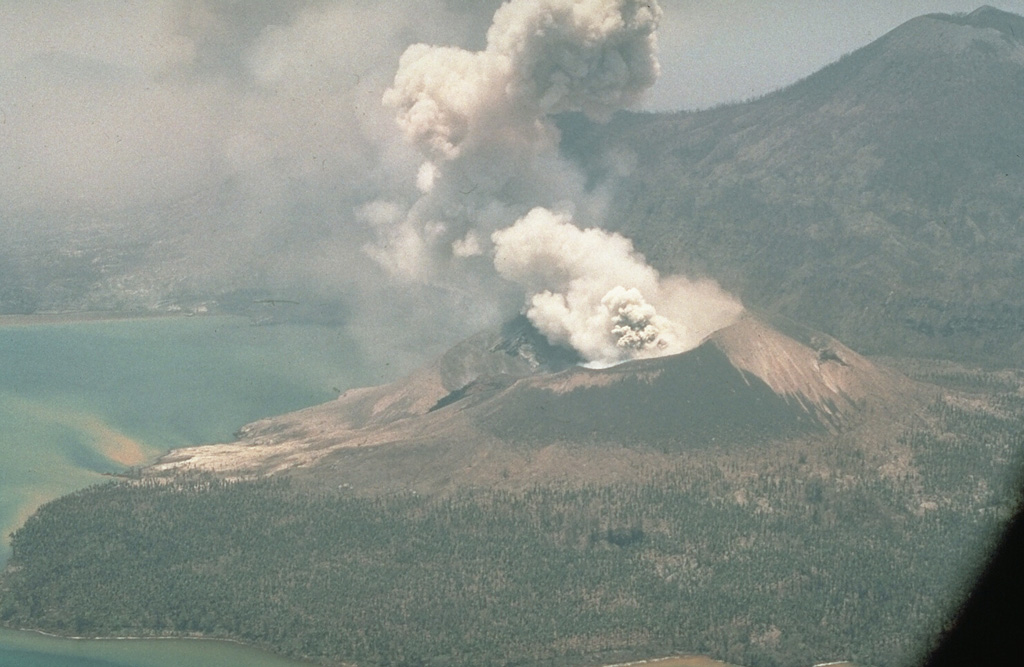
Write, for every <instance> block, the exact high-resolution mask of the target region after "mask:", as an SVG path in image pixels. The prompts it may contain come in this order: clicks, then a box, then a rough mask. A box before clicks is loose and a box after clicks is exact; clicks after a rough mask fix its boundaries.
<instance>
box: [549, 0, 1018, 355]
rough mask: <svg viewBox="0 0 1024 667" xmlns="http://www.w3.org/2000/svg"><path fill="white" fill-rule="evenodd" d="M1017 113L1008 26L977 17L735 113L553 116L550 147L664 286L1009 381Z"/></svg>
mask: <svg viewBox="0 0 1024 667" xmlns="http://www.w3.org/2000/svg"><path fill="white" fill-rule="evenodd" d="M1022 99H1024V18H1022V17H1020V16H1017V15H1014V14H1008V13H1006V12H1001V11H999V10H996V9H992V8H990V7H985V8H982V9H979V10H977V11H975V12H972V13H970V14H968V15H955V16H950V15H941V14H935V15H929V16H922V17H919V18H916V19H913V20H911V21H908V22H907V23H905V24H903V25H902V26H900V27H898V28H896V29H895V30H893V31H892V32H890V33H889V34H887V35H885V36H883V37H882V38H880V39H878V40H877V41H875V42H873V43H872V44H870V45H868V46H866V47H864V48H862V49H860V50H858V51H856V52H854V53H851V54H849V55H848V56H846V57H845V58H843V59H841V60H840V61H838V62H836V63H835V64H833V65H831V66H829V67H826V68H825V69H823V70H821V71H820V72H818V73H816V74H814V75H812V76H810V77H808V78H807V79H805V80H803V81H801V82H799V83H797V84H795V85H793V86H791V87H789V88H787V89H784V90H782V91H779V92H777V93H774V94H771V95H768V96H766V97H764V98H761V99H758V100H755V101H752V102H749V103H745V104H738V105H734V106H729V107H723V108H718V109H712V110H708V111H702V112H697V113H678V114H657V115H655V114H632V115H625V114H624V115H621V116H619V117H618V118H617V119H616V120H615V121H614V122H613V123H612V124H611V125H609V126H597V125H592V124H590V123H588V122H586V121H585V120H584V119H582V118H578V117H574V118H565V119H563V122H562V129H563V144H562V145H563V149H564V150H565V151H566V152H567V153H569V154H571V155H573V156H574V157H575V159H576V160H577V161H578V162H579V163H580V164H581V165H582V166H583V167H584V168H585V169H586V170H588V173H589V174H590V176H591V179H592V180H593V181H594V182H595V183H598V182H602V181H603V179H604V178H605V177H606V176H610V177H609V178H608V180H607V183H608V184H609V185H610V186H611V187H613V189H615V190H616V191H615V196H614V197H613V198H612V202H613V207H612V211H611V212H610V215H609V216H608V221H609V224H611V225H613V226H616V227H615V228H616V229H617V230H618V231H621V232H623V233H624V234H626V235H627V236H629V237H631V238H632V239H633V240H634V243H635V244H636V246H637V248H638V249H639V250H641V251H642V252H643V253H644V254H645V255H646V257H647V258H648V260H649V261H650V262H651V263H652V264H653V265H655V266H656V267H657V268H659V269H660V270H662V271H665V272H678V271H689V272H696V273H699V274H704V275H709V276H711V277H714V278H715V279H717V280H718V281H719V282H720V283H721V284H722V286H723V287H725V288H726V289H728V290H730V291H731V292H733V293H735V294H737V295H738V296H740V298H741V299H742V300H743V302H744V303H746V304H748V305H753V306H756V307H759V308H762V309H764V310H766V311H770V312H775V313H782V314H784V315H786V316H788V317H791V318H793V319H795V320H798V321H800V322H806V323H808V324H810V325H811V326H814V327H816V328H818V329H821V330H824V331H828V332H829V333H831V334H833V335H835V336H837V337H839V338H841V339H842V340H844V341H847V342H848V343H850V344H851V345H853V346H854V347H856V348H857V349H859V350H863V351H865V352H868V353H872V354H877V353H885V354H911V355H916V356H936V355H939V356H946V357H950V358H960V359H969V358H975V359H986V360H989V361H1001V362H1003V363H1018V362H1020V361H1021V360H1022V359H1024V296H1022V294H1024V292H1022V291H1021V290H1020V285H1022V284H1024V263H1022V262H1021V261H1020V258H1021V257H1022V256H1024V234H1022V233H1021V229H1022V228H1024V217H1022V210H1021V206H1020V203H1021V201H1024V159H1022V156H1024V123H1022V122H1021V121H1022V118H1024V116H1022V113H1021V100H1022ZM623 165H626V166H628V168H629V176H628V178H627V179H625V180H623V179H621V178H620V176H621V174H622V170H623Z"/></svg>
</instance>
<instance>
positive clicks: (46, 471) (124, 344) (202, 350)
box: [0, 316, 370, 667]
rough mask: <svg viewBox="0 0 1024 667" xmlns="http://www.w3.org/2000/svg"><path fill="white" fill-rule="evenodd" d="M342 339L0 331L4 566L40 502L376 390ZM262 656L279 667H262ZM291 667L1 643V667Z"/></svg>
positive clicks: (183, 654)
mask: <svg viewBox="0 0 1024 667" xmlns="http://www.w3.org/2000/svg"><path fill="white" fill-rule="evenodd" d="M361 356H362V355H361V354H360V353H359V350H358V347H357V346H356V345H355V343H353V341H352V340H351V339H349V338H348V337H347V336H346V335H345V333H344V331H343V330H342V329H337V328H331V327H322V326H316V325H293V324H276V325H272V326H251V325H250V323H249V321H248V320H246V319H244V318H231V317H212V316H211V317H193V318H186V317H180V318H153V319H137V320H115V321H97V322H71V323H62V324H31V325H13V326H0V536H2V537H0V564H2V563H3V561H4V560H6V558H7V557H8V556H9V537H8V535H9V533H10V532H11V531H12V530H14V529H15V528H16V527H17V526H19V525H20V524H21V523H22V522H23V521H24V520H25V518H27V516H28V515H29V514H30V513H31V512H32V511H34V510H35V509H36V508H37V507H38V506H39V505H40V504H42V503H44V502H46V501H48V500H51V499H53V498H56V497H57V496H60V495H63V494H65V493H68V492H70V491H73V490H75V489H78V488H82V487H84V486H88V485H90V484H93V483H96V482H100V481H103V480H104V479H105V478H104V477H103V473H110V472H117V471H119V470H123V469H124V468H125V466H127V465H136V464H141V463H145V462H147V461H150V460H152V459H153V458H155V457H156V456H159V455H160V454H161V453H163V452H165V451H167V450H168V449H170V448H172V447H179V446H183V445H190V444H199V443H205V442H223V441H229V440H231V439H232V433H233V432H234V431H235V430H237V429H238V427H239V426H242V425H243V424H245V423H247V422H250V421H253V420H255V419H258V418H260V417H265V416H269V415H274V414H280V413H282V412H287V411H290V410H294V409H297V408H301V407H305V406H308V405H313V404H316V403H321V402H323V401H326V400H329V399H331V398H333V397H335V396H337V392H338V391H339V390H341V391H343V390H344V389H346V388H349V387H353V386H359V385H364V384H369V383H370V382H369V380H370V376H369V373H368V371H367V369H366V368H365V367H363V366H362V364H361V362H360V358H361ZM253 656H259V657H260V659H263V658H266V659H267V660H270V662H260V661H258V660H257V659H256V658H254V657H253ZM192 664H195V665H241V664H245V665H250V664H251V665H264V664H266V665H285V664H295V663H289V662H281V661H279V660H277V659H276V658H274V659H272V658H270V657H269V656H265V654H262V653H259V652H255V653H254V652H252V651H251V650H250V649H245V648H242V647H238V646H234V645H231V644H222V643H214V642H198V641H184V642H176V641H164V640H158V641H144V642H139V641H131V642H129V641H120V642H74V641H66V640H57V639H53V638H46V637H42V636H40V635H35V634H26V633H11V632H7V631H2V632H0V667H4V666H6V665H18V666H22V665H48V666H49V665H55V666H59V667H64V666H68V667H70V666H72V665H73V666H74V667H94V666H97V667H98V666H99V665H119V666H125V667H129V666H130V667H149V666H151V665H154V666H165V665H166V666H169V665H192Z"/></svg>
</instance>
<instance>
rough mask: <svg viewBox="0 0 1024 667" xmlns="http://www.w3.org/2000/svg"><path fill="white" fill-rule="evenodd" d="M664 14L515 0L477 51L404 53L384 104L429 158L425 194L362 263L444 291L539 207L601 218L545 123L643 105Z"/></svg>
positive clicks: (633, 1)
mask: <svg viewBox="0 0 1024 667" xmlns="http://www.w3.org/2000/svg"><path fill="white" fill-rule="evenodd" d="M660 17H661V9H660V8H659V7H658V5H657V3H656V2H654V1H653V0H652V1H650V2H641V1H639V0H511V1H510V2H506V3H505V4H503V5H502V6H501V7H500V8H499V9H498V10H497V12H496V13H495V14H494V19H493V22H492V24H491V26H490V29H489V30H488V31H487V39H486V44H485V46H484V48H483V49H481V50H476V51H473V50H467V49H463V48H459V47H454V46H432V45H428V44H414V45H412V46H410V47H409V48H408V49H406V51H405V53H404V54H403V55H402V57H401V59H400V61H399V66H398V71H397V73H396V74H395V78H394V82H393V84H392V86H391V87H390V88H389V89H388V90H387V91H386V92H385V93H384V96H383V101H384V104H385V105H386V106H388V107H390V108H393V109H394V110H395V112H396V118H397V122H398V125H399V127H400V129H401V130H402V133H403V135H404V136H405V138H406V139H407V140H408V141H409V143H410V144H411V145H412V146H414V147H415V148H416V149H417V150H418V151H419V152H420V154H421V155H422V156H423V158H424V159H425V162H424V163H423V165H422V166H421V168H420V170H419V173H418V175H417V178H416V185H417V188H418V189H419V191H420V192H421V193H422V195H421V196H420V197H419V199H418V200H417V201H415V203H413V204H412V205H410V206H409V211H408V215H407V216H406V217H405V218H404V219H403V220H402V221H401V222H400V223H399V224H398V225H396V226H395V227H394V228H385V227H379V228H377V232H378V233H377V242H376V243H375V244H372V245H370V246H369V247H368V248H367V252H368V254H370V255H371V256H372V257H374V258H375V259H377V260H378V261H379V262H380V263H381V264H382V265H383V266H385V267H387V268H388V269H389V270H390V271H391V272H392V273H393V274H395V275H398V276H401V277H404V278H407V279H410V280H414V281H423V282H431V281H442V282H443V281H444V280H445V276H446V275H447V274H448V273H449V271H450V269H451V265H452V263H453V262H457V261H459V260H460V259H464V258H466V257H474V256H477V255H479V254H482V253H484V252H486V250H487V248H485V247H483V245H482V244H483V243H484V242H486V240H487V239H488V237H489V235H490V233H491V232H492V231H493V230H495V229H497V228H499V227H500V226H503V225H506V224H508V221H509V220H511V219H515V218H516V217H519V216H521V215H522V214H523V213H525V212H526V211H527V210H529V209H530V208H531V207H533V206H535V205H545V206H554V205H558V204H561V203H563V202H565V201H573V202H574V205H575V206H577V207H578V208H581V209H585V210H587V212H596V211H597V210H598V209H599V208H600V207H601V206H602V202H601V200H600V197H599V196H595V195H593V194H588V193H586V192H585V189H584V187H583V182H582V178H581V177H580V176H579V175H578V174H577V173H576V172H575V170H574V169H573V168H572V167H571V166H570V165H569V164H568V163H567V162H566V161H564V160H563V159H562V158H560V156H559V155H558V152H557V148H558V141H559V135H558V130H557V128H556V127H555V125H554V123H553V121H552V119H551V117H552V115H554V114H558V113H563V112H568V111H579V112H583V113H585V114H587V115H588V116H590V117H591V118H594V119H607V118H608V117H610V115H611V114H612V113H613V112H614V111H616V110H618V109H622V108H625V107H628V106H630V105H632V104H634V103H636V102H638V101H639V100H640V98H641V97H642V95H643V94H644V92H645V91H646V90H647V89H648V88H650V86H651V85H653V83H654V82H655V80H656V79H657V76H658V61H657V58H656V35H655V30H656V28H657V25H658V21H659V19H660ZM413 235H415V236H417V237H418V238H417V239H416V240H415V241H414V240H413V239H412V238H411V237H412V236H413ZM411 248H416V249H417V250H418V253H419V254H418V255H415V256H414V255H413V254H411V253H410V249H411Z"/></svg>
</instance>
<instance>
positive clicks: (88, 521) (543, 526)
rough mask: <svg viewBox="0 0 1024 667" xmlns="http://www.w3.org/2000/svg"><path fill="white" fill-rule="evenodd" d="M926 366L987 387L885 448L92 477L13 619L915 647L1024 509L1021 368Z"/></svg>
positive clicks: (139, 627)
mask: <svg viewBox="0 0 1024 667" xmlns="http://www.w3.org/2000/svg"><path fill="white" fill-rule="evenodd" d="M921 372H928V373H930V374H931V376H932V377H933V378H935V379H938V380H948V381H949V382H951V383H956V384H958V385H959V386H961V387H968V386H969V387H971V388H972V389H971V391H970V392H969V393H967V392H961V393H959V394H955V395H951V397H950V398H947V399H945V400H942V401H938V402H936V404H935V405H933V406H932V407H931V408H930V409H929V410H927V411H926V414H925V415H924V418H923V419H919V420H916V421H915V423H914V425H913V426H908V427H907V428H906V429H905V430H904V432H903V433H902V434H901V435H899V436H898V437H897V438H895V440H894V441H893V442H890V443H887V444H886V445H885V446H884V447H883V448H882V450H880V451H877V450H876V451H870V450H868V449H866V448H864V447H860V446H856V445H850V446H845V445H834V446H832V447H826V448H823V449H821V450H813V449H811V450H808V449H806V448H805V449H800V448H792V447H791V448H782V449H780V450H779V452H778V454H777V455H776V456H775V457H774V458H775V461H774V463H772V464H768V465H765V464H762V463H759V464H757V465H750V464H749V463H747V462H746V461H744V459H743V457H742V456H736V455H723V456H717V457H716V456H714V455H713V453H711V454H709V455H707V456H705V457H703V461H701V462H698V461H700V459H698V458H696V457H694V458H693V459H692V460H691V461H690V462H687V463H680V465H679V466H678V467H676V468H675V469H671V470H662V471H659V472H652V473H651V474H650V476H649V478H648V479H647V480H645V481H643V482H641V483H639V484H636V483H629V484H609V485H603V486H597V485H584V486H577V487H568V486H557V485H548V486H544V487H534V488H531V489H528V490H525V491H503V490H493V489H492V490H482V489H476V490H472V489H465V490H462V491H456V492H454V493H451V494H448V495H443V496H433V497H426V496H419V495H416V494H412V493H410V494H397V495H391V496H384V497H371V498H368V497H355V496H351V495H347V494H346V493H345V492H344V490H337V491H336V492H324V491H322V490H321V491H317V492H311V491H310V489H309V488H308V487H306V486H304V485H303V484H302V483H301V482H300V481H298V480H290V479H288V478H270V479H264V480H260V481H249V482H235V483H230V482H225V481H221V480H217V479H214V478H194V479H190V480H178V481H175V482H170V483H156V482H141V483H130V482H116V483H111V484H107V485H104V486H100V487H95V488H92V489H88V490H85V491H82V492H79V493H76V494H73V495H71V496H67V497H65V498H62V499H60V500H57V501H54V502H53V503H51V504H49V505H47V506H46V507H44V508H43V509H42V510H41V511H40V512H39V513H38V514H37V515H36V516H34V517H33V518H31V519H30V520H29V521H28V522H27V523H26V524H25V525H24V527H23V528H21V529H20V530H19V531H18V532H17V533H16V534H15V536H14V540H13V549H14V555H13V557H12V559H11V561H10V564H9V567H8V570H7V572H6V574H5V576H4V578H3V580H2V587H0V620H2V622H3V623H4V624H6V625H10V626H15V627H33V628H41V629H45V630H48V631H53V632H59V633H62V634H68V635H75V636H82V635H85V636H94V635H122V634H131V635H144V636H155V635H203V636H219V637H232V638H236V639H241V640H244V641H248V642H252V643H254V644H258V645H262V646H266V647H269V648H272V649H273V650H276V651H280V652H282V653H286V654H289V655H294V656H306V657H310V658H313V659H314V660H318V661H322V662H324V663H338V662H342V661H345V662H355V663H358V664H381V665H385V664H390V665H417V664H423V665H449V664H452V665H479V664H521V665H563V664H598V663H600V662H611V661H615V660H620V659H626V658H636V657H649V656H655V655H666V654H671V653H673V652H697V653H705V654H709V655H712V656H714V657H716V658H720V659H725V660H728V661H729V662H733V663H738V664H743V665H748V666H750V667H758V666H762V665H798V664H812V663H814V662H816V661H824V660H830V659H851V660H855V661H857V662H858V663H861V664H871V665H880V666H884V665H895V664H905V663H906V662H908V661H912V660H913V659H914V657H915V656H916V655H918V654H920V652H921V651H923V650H924V648H925V647H926V644H927V642H928V639H927V638H928V637H929V636H930V634H931V633H933V632H934V631H936V630H937V629H938V628H939V627H940V626H941V624H942V622H943V619H944V613H945V610H948V609H950V608H951V605H953V604H954V603H955V602H956V601H957V600H958V598H959V596H960V595H961V593H959V592H958V591H960V590H962V586H963V585H964V584H965V583H966V581H965V579H964V577H965V576H968V575H969V573H970V571H971V570H970V568H971V567H973V566H972V563H975V559H976V557H977V555H978V553H980V551H979V550H980V549H982V548H984V545H985V544H987V543H988V541H989V540H990V539H991V538H992V537H993V536H994V534H995V533H994V531H995V530H996V529H997V527H998V526H999V525H1000V523H1001V522H1002V521H1004V520H1005V519H1006V518H1007V517H1008V516H1009V513H1010V511H1011V510H1012V501H1011V498H1012V496H1013V494H1012V493H1011V483H1012V481H1013V480H1012V479H1010V477H1011V475H1010V474H1009V471H1010V470H1011V469H1012V465H1013V459H1014V458H1015V457H1016V455H1017V454H1018V453H1019V452H1020V451H1021V450H1022V449H1024V432H1022V430H1021V429H1020V425H1021V423H1022V420H1024V398H1022V396H1021V393H1020V390H1019V387H1020V383H1019V382H1016V383H1014V385H1013V386H1012V387H1011V386H1010V382H1011V379H1012V378H1015V377H1016V376H1015V375H1014V376H1010V375H1007V374H1002V375H1000V376H999V379H998V380H994V381H990V380H989V379H988V375H987V374H977V373H974V372H971V371H961V370H958V369H953V368H946V369H939V370H935V369H932V370H929V371H925V370H923V369H922V371H921ZM972 378H973V380H972ZM993 383H994V384H993ZM993 386H998V387H999V390H993V389H992V387H993ZM887 456H891V457H892V459H891V460H888V461H886V457H887ZM901 456H903V457H904V458H906V460H905V461H904V464H903V465H895V464H896V460H897V459H899V458H900V457H901ZM879 462H883V465H879ZM884 463H889V464H891V465H889V466H888V467H887V466H886V465H884ZM965 568H967V569H966V570H965Z"/></svg>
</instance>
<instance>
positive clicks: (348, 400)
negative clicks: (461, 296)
mask: <svg viewBox="0 0 1024 667" xmlns="http://www.w3.org/2000/svg"><path fill="white" fill-rule="evenodd" d="M783 328H785V329H786V330H787V331H786V333H783V331H782V330H781V329H783ZM579 361H580V360H579V359H578V358H577V357H576V356H575V354H574V353H572V352H571V351H567V350H565V349H563V348H559V347H555V346H552V345H550V344H548V343H547V341H546V340H545V339H544V338H543V336H541V335H540V334H539V333H537V331H536V330H535V329H534V328H533V327H532V325H530V323H529V322H527V321H526V320H525V318H519V319H517V320H515V321H512V322H510V323H508V324H507V325H505V326H504V327H502V328H501V329H499V330H496V331H490V332H485V333H481V334H479V335H477V336H474V337H472V338H470V339H468V340H466V341H464V342H463V343H461V344H459V345H457V346H455V347H454V348H452V349H451V350H449V351H448V352H447V353H446V354H444V355H442V356H441V357H440V358H439V359H437V360H436V361H435V362H434V363H432V364H430V365H428V366H427V367H425V368H423V369H421V370H419V371H417V372H415V373H413V374H411V375H410V376H408V377H407V378H405V379H403V380H400V381H397V382H394V383H392V384H388V385H384V386H379V387H368V388H361V389H354V390H351V391H348V392H345V393H344V394H342V395H341V396H340V397H339V398H338V399H337V400H335V401H332V402H330V403H326V404H323V405H319V406H315V407H312V408H308V409H305V410H301V411H298V412H294V413H290V414H287V415H283V416H279V417H274V418H271V419H264V420H260V421H257V422H254V423H252V424H249V425H247V426H245V427H243V428H242V429H241V430H240V431H239V432H238V433H237V437H238V439H237V440H236V441H235V442H232V443H226V444H217V445H205V446H200V447H190V448H185V449H179V450H175V451H172V452H171V453H169V454H168V455H166V456H164V457H163V458H161V459H160V460H159V461H157V462H156V463H155V464H154V465H153V466H151V467H150V468H149V469H148V470H147V474H151V475H167V474H174V473H178V472H183V471H190V470H203V471H211V472H214V473H217V474H221V475H226V476H229V477H251V476H262V475H272V474H286V475H292V476H299V477H303V478H306V479H312V480H315V481H318V482H321V483H325V484H331V485H334V484H337V485H340V486H342V487H345V488H352V489H355V490H358V491H362V492H367V493H375V492H378V491H395V490H400V489H411V490H416V491H419V492H434V491H439V490H443V489H447V488H453V487H459V486H464V485H469V486H474V485H478V484H484V483H486V484H492V483H497V480H501V483H508V484H511V485H521V484H524V483H532V482H537V481H541V480H552V479H562V480H570V481H571V480H577V478H580V479H579V481H582V480H584V479H585V480H590V481H593V480H594V476H595V475H596V476H597V478H599V479H603V478H606V477H611V478H615V479H619V478H621V477H622V476H624V475H625V476H628V475H629V474H630V471H632V470H637V469H648V468H649V467H650V466H652V465H654V466H657V465H659V461H662V460H663V459H664V458H665V457H673V456H680V455H681V456H685V455H689V454H692V453H707V452H709V451H728V452H732V453H735V451H736V448H757V449H761V450H763V449H764V448H765V447H769V448H770V447H771V446H772V444H773V443H784V442H793V441H797V440H808V439H811V440H813V439H827V438H830V437H834V436H836V435H837V434H841V433H843V432H847V431H850V430H851V429H856V428H857V427H858V426H859V425H860V424H861V423H862V422H864V421H865V419H864V418H865V416H867V415H870V416H871V420H872V421H873V422H877V421H878V420H879V418H880V416H881V415H883V414H890V415H896V414H898V413H900V412H901V411H906V410H908V409H909V408H911V406H912V405H914V404H917V403H919V402H920V400H922V396H923V395H924V394H925V393H927V392H926V390H924V389H923V388H922V387H921V386H920V385H918V384H916V383H914V382H912V381H910V380H909V379H907V378H904V377H902V376H901V375H899V374H897V373H895V372H893V371H890V370H887V369H885V368H883V367H880V366H878V365H876V364H874V363H872V362H871V361H869V360H867V359H865V358H864V357H862V356H861V355H859V354H857V353H856V352H854V351H853V350H851V349H849V348H848V347H846V346H845V345H843V344H842V343H840V342H839V341H837V340H835V339H833V338H831V337H829V336H826V335H824V334H821V333H818V332H814V331H811V330H806V329H804V328H802V327H799V326H798V325H795V324H792V323H785V324H784V325H783V326H781V327H780V326H773V325H771V324H769V323H768V322H767V321H766V320H765V319H762V318H758V317H756V316H754V315H751V314H746V315H744V316H743V317H741V318H740V319H739V321H737V322H736V323H734V324H733V325H731V326H728V327H725V328H723V329H721V330H719V331H717V332H715V333H714V334H712V335H710V336H709V337H707V338H706V339H705V340H704V342H703V343H702V344H701V345H699V346H698V347H697V348H695V349H693V350H690V351H688V352H685V353H682V354H676V355H670V356H665V357H660V358H656V359H644V360H637V361H630V362H625V363H622V364H619V365H616V366H613V367H610V368H603V369H593V368H587V367H584V366H582V365H580V364H579ZM883 421H884V420H883Z"/></svg>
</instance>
